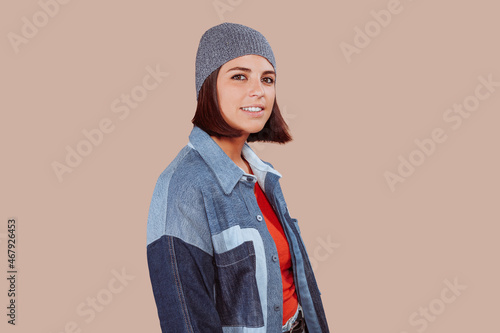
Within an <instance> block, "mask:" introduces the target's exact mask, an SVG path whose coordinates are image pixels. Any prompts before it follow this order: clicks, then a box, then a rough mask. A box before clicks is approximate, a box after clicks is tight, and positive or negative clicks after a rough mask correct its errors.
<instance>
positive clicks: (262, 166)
mask: <svg viewBox="0 0 500 333" xmlns="http://www.w3.org/2000/svg"><path fill="white" fill-rule="evenodd" d="M188 145H189V146H190V147H192V148H194V149H196V151H198V153H199V154H200V156H201V157H202V158H203V160H204V161H205V162H206V163H207V165H208V166H209V168H210V169H211V170H212V171H213V173H214V174H215V176H216V178H217V180H218V182H219V184H220V186H221V187H222V189H223V191H224V193H226V194H230V193H231V192H232V191H233V189H234V187H235V186H236V184H237V183H238V181H239V180H240V179H241V178H242V177H245V178H248V177H252V178H255V177H256V180H257V181H258V182H259V185H260V186H261V188H262V189H264V188H265V179H266V175H267V173H268V172H271V173H273V174H275V175H276V176H278V178H281V174H280V173H279V172H278V171H277V170H276V169H274V168H273V167H271V166H270V165H268V164H266V163H264V162H263V161H262V160H261V159H260V158H259V157H258V156H257V154H255V152H254V151H253V150H252V148H250V146H249V145H248V143H247V142H245V144H244V145H243V148H242V150H241V153H242V155H243V157H244V158H245V159H246V160H247V162H248V163H249V164H250V166H251V168H252V172H253V173H254V176H253V175H251V174H248V173H246V172H244V171H243V169H241V168H240V167H239V166H237V165H236V164H235V163H234V162H233V160H231V159H230V158H229V156H227V154H226V153H225V152H224V150H222V148H221V147H220V146H219V145H218V144H217V143H216V142H215V141H214V140H213V139H212V138H211V137H210V135H208V133H207V132H205V131H204V130H202V129H201V128H200V127H198V126H196V125H194V126H193V129H192V130H191V133H190V134H189V143H188Z"/></svg>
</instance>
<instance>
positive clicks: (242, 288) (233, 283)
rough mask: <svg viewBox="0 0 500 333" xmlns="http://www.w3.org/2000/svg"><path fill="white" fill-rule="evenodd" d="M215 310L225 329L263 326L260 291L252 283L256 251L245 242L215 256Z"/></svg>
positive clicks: (253, 281)
mask: <svg viewBox="0 0 500 333" xmlns="http://www.w3.org/2000/svg"><path fill="white" fill-rule="evenodd" d="M214 259H215V265H216V267H217V272H216V284H215V294H216V296H215V297H216V308H217V311H218V312H219V315H220V320H221V322H222V325H224V326H245V327H261V326H264V317H263V313H262V307H261V303H260V297H259V290H258V288H257V281H256V279H255V266H256V264H255V250H254V247H253V242H251V241H247V242H244V243H242V244H241V245H238V246H236V247H235V248H233V249H231V250H229V251H226V252H223V253H214Z"/></svg>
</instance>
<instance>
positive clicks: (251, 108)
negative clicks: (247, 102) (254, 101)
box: [242, 107, 262, 112]
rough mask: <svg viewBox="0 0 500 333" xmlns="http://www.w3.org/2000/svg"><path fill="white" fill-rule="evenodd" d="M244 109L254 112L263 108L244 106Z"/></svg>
mask: <svg viewBox="0 0 500 333" xmlns="http://www.w3.org/2000/svg"><path fill="white" fill-rule="evenodd" d="M242 109H243V110H245V111H254V112H256V111H261V110H262V108H259V107H250V108H242Z"/></svg>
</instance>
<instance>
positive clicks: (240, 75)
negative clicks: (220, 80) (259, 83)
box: [231, 74, 245, 81]
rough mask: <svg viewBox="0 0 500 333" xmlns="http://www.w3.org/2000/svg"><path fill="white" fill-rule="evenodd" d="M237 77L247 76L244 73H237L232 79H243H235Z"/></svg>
mask: <svg viewBox="0 0 500 333" xmlns="http://www.w3.org/2000/svg"><path fill="white" fill-rule="evenodd" d="M235 77H245V75H243V74H236V75H235V76H233V77H232V78H231V79H234V80H237V81H241V80H240V79H235Z"/></svg>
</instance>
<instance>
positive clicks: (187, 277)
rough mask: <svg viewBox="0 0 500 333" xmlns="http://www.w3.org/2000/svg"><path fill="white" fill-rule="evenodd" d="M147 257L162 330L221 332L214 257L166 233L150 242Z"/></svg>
mask: <svg viewBox="0 0 500 333" xmlns="http://www.w3.org/2000/svg"><path fill="white" fill-rule="evenodd" d="M147 257H148V266H149V274H150V278H151V284H152V287H153V293H154V297H155V301H156V306H157V309H158V316H159V319H160V325H161V329H162V332H176V333H177V332H178V333H182V332H192V333H194V332H214V333H215V332H222V327H221V324H220V320H219V314H218V313H217V311H216V310H215V305H214V302H213V299H214V292H213V283H214V269H213V265H212V257H211V256H210V255H208V254H207V253H205V252H203V251H202V250H200V249H199V248H197V247H196V246H193V245H190V244H188V243H186V242H184V241H182V240H181V239H179V238H177V237H174V236H166V235H165V236H162V237H161V238H159V239H158V240H156V241H155V242H153V243H151V244H150V245H148V248H147Z"/></svg>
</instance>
